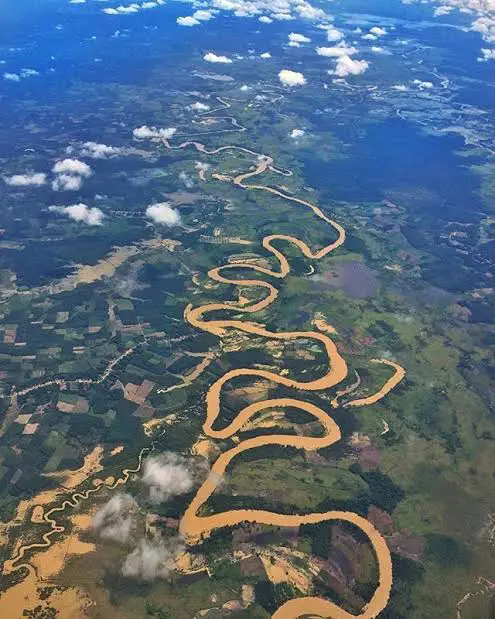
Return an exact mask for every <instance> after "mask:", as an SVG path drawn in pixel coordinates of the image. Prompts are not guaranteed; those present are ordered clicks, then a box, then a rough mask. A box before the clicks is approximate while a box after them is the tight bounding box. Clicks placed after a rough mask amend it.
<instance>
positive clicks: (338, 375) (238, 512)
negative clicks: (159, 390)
mask: <svg viewBox="0 0 495 619" xmlns="http://www.w3.org/2000/svg"><path fill="white" fill-rule="evenodd" d="M220 101H221V102H222V104H223V105H224V106H225V107H230V106H229V105H228V104H227V103H226V102H225V101H222V100H220ZM212 118H213V117H212ZM161 141H162V143H163V145H164V146H165V147H166V148H168V149H182V148H187V147H189V146H192V147H194V148H195V149H196V150H197V151H198V152H200V153H203V154H206V155H216V154H219V153H221V152H224V151H240V152H243V153H245V154H248V155H251V156H253V158H254V159H255V161H256V166H255V169H254V170H251V171H249V172H246V173H244V174H239V175H238V176H235V177H230V176H227V175H221V174H212V175H211V177H212V178H214V179H216V180H219V181H224V182H232V183H233V184H234V185H237V186H238V187H240V188H242V189H244V190H248V191H264V192H268V193H272V194H274V195H276V196H278V197H279V198H282V199H284V200H288V201H291V202H295V203H297V204H300V205H302V206H304V207H307V208H309V209H311V211H312V212H313V213H314V214H315V216H316V217H317V218H318V219H319V220H321V221H322V222H323V223H324V224H326V225H328V226H329V229H330V230H332V231H333V233H334V234H336V239H335V240H334V241H332V242H331V243H329V244H328V245H326V246H325V247H322V248H321V249H319V250H317V251H313V250H311V249H310V248H309V247H308V245H307V244H306V243H305V242H304V241H302V240H300V239H298V238H296V237H294V236H290V235H285V234H272V235H269V236H265V237H264V238H263V247H264V249H265V250H266V251H267V252H268V253H269V254H271V256H272V257H273V258H275V259H276V261H277V262H278V269H270V268H266V267H263V266H259V265H256V264H251V263H249V262H242V260H241V261H240V262H236V263H235V264H226V265H223V266H219V267H216V268H214V269H211V270H210V271H209V272H208V276H209V277H210V279H212V280H213V281H215V282H218V283H224V284H229V285H236V286H239V287H242V288H244V289H245V288H256V289H260V290H262V291H263V293H264V296H262V298H261V300H259V301H255V302H252V303H249V301H247V300H246V299H245V298H244V297H240V300H238V301H226V302H224V303H210V304H206V305H202V306H200V307H197V308H193V307H192V306H191V305H188V306H187V307H186V309H185V312H184V317H185V319H186V320H187V321H188V322H189V323H190V324H191V325H192V326H193V327H195V328H197V329H201V330H203V331H208V332H209V333H212V334H214V335H216V336H218V337H223V336H225V335H226V334H227V332H228V331H232V330H237V331H241V332H244V333H247V334H252V335H255V336H258V337H264V338H267V339H270V340H296V339H302V338H304V339H306V340H313V341H314V342H315V343H318V344H319V345H321V346H323V348H324V349H325V351H326V354H327V357H328V371H327V373H326V374H325V375H324V376H322V377H321V378H317V379H315V380H312V381H308V382H303V381H298V380H295V379H292V378H288V377H286V376H282V375H280V374H275V373H274V372H271V371H267V370H261V369H254V368H239V369H236V370H231V371H229V372H227V373H225V374H224V375H223V376H222V377H221V378H219V379H218V380H216V381H215V382H214V383H213V385H211V387H210V389H209V390H208V393H207V395H206V399H205V400H206V401H205V406H206V420H205V423H204V425H203V431H204V433H205V434H206V435H207V436H209V437H211V438H213V439H223V440H224V439H228V438H230V437H233V436H235V435H236V434H237V433H238V432H241V431H242V429H243V426H245V425H246V424H247V423H248V422H249V421H250V420H252V418H253V417H254V416H256V415H257V414H259V413H260V412H262V411H264V410H267V409H274V408H276V409H277V410H279V409H286V408H297V409H300V410H303V411H305V412H306V413H309V414H310V415H312V416H313V417H314V419H315V420H317V421H318V422H319V423H320V424H321V425H322V427H323V429H324V434H323V436H321V437H317V438H315V437H309V436H308V437H305V436H292V435H284V434H280V435H278V434H274V435H264V436H259V437H255V438H249V439H247V440H244V441H241V442H239V444H237V445H236V446H235V447H233V448H232V449H229V450H228V451H226V452H223V453H222V454H221V455H220V456H219V457H218V458H217V460H216V461H215V462H214V464H213V466H212V469H211V473H210V475H209V477H208V478H207V480H206V481H205V482H204V483H203V484H202V485H201V487H200V488H199V490H198V491H197V493H196V496H195V497H194V498H193V500H192V502H191V504H190V505H189V507H188V508H187V510H186V512H185V514H184V516H183V518H182V520H181V523H180V532H181V533H182V534H183V535H184V537H185V538H186V540H187V541H188V542H189V543H190V544H195V543H198V542H200V541H201V539H202V538H203V537H204V536H205V535H208V534H209V533H210V532H211V531H213V530H214V529H219V528H222V527H232V526H235V525H238V524H240V523H242V522H251V523H259V524H266V525H274V526H290V527H295V526H298V525H302V524H316V523H319V522H330V521H333V520H341V521H345V522H349V523H351V524H353V525H354V526H356V527H357V528H359V529H360V530H361V531H362V532H363V533H364V534H365V535H366V536H367V537H368V539H369V542H370V544H371V546H372V547H373V550H374V553H375V556H376V561H377V566H378V586H377V588H376V590H375V592H374V594H373V597H372V598H371V600H369V602H368V603H367V604H366V605H365V607H364V608H363V609H362V610H361V613H360V614H359V615H354V614H350V613H348V612H347V611H345V610H343V609H342V608H340V607H339V606H337V605H336V604H334V603H333V602H330V601H328V600H325V599H324V598H318V597H301V598H297V599H293V600H290V601H288V602H286V603H285V604H283V605H282V606H281V607H280V608H279V609H278V610H277V611H276V612H275V613H274V614H273V615H272V618H273V619H302V618H305V619H312V618H324V619H355V618H356V617H359V618H361V619H372V618H373V617H376V616H377V615H379V613H380V612H381V611H382V610H383V609H384V608H385V606H386V605H387V602H388V600H389V597H390V591H391V588H392V559H391V555H390V551H389V549H388V547H387V544H386V542H385V540H384V538H383V537H382V536H381V534H380V533H379V532H378V531H377V530H376V528H375V527H374V526H373V525H372V524H371V522H369V521H368V520H366V519H365V518H363V517H361V516H359V515H358V514H355V513H353V512H346V511H328V512H322V513H311V514H304V515H303V514H293V515H286V514H277V513H274V512H270V511H266V510H256V509H235V510H229V511H226V512H222V513H218V514H214V515H206V516H202V515H200V513H201V510H202V507H203V505H205V504H206V502H207V501H208V499H209V498H210V496H211V495H212V494H213V492H215V490H216V488H217V487H218V485H219V484H220V482H221V479H222V476H223V475H224V474H225V472H226V471H227V468H228V467H229V465H230V463H231V462H232V460H233V459H234V458H235V457H236V456H238V455H240V454H242V453H243V452H245V451H248V450H250V449H256V448H257V447H264V446H266V445H279V446H282V447H295V448H297V449H303V450H306V451H315V450H318V449H321V448H323V447H328V446H329V445H332V444H333V443H336V442H337V441H339V440H340V438H341V433H340V429H339V427H338V425H337V424H336V423H335V421H334V420H333V419H332V418H331V416H330V415H329V413H328V412H327V411H324V410H323V409H321V408H319V407H318V406H316V405H314V404H312V403H310V402H306V401H304V400H303V399H300V398H276V399H268V400H264V401H261V402H257V403H254V404H250V405H249V406H246V407H245V408H243V409H242V410H241V411H240V412H239V413H238V415H237V417H236V418H235V419H234V421H232V423H230V425H228V426H227V427H225V428H223V429H215V428H214V425H215V422H216V421H217V419H218V417H219V416H220V412H221V395H222V389H223V387H224V385H225V384H226V383H228V382H229V381H231V380H232V379H234V378H237V377H239V376H242V377H251V378H253V379H255V380H259V379H265V380H269V381H272V382H273V383H276V384H278V385H283V386H285V387H291V388H293V389H297V390H299V391H323V390H327V389H331V388H333V387H336V386H337V385H339V384H340V383H341V382H342V381H343V380H344V379H345V378H346V377H347V374H348V368H347V364H346V362H345V360H344V359H343V357H342V356H341V355H340V353H339V352H338V350H337V347H336V345H335V343H334V342H333V341H332V339H331V338H330V337H329V335H327V334H326V333H330V334H331V333H332V332H333V328H332V327H331V326H328V325H327V327H326V329H325V331H326V333H320V332H315V331H287V332H282V333H279V332H274V331H270V330H268V329H266V328H265V327H264V326H263V325H261V324H258V323H256V322H252V321H245V320H228V319H222V320H219V319H215V318H210V319H208V320H207V319H205V317H206V316H207V315H210V314H212V313H215V312H218V311H222V312H225V311H234V312H235V313H237V314H238V313H239V312H242V313H246V314H254V313H256V312H259V311H261V310H264V309H266V308H268V307H269V306H270V305H271V304H272V303H273V302H274V301H275V299H276V298H277V296H278V289H277V288H276V287H275V286H274V285H273V284H272V283H270V282H269V281H266V280H265V279H256V278H253V279H234V278H229V277H228V273H229V270H232V269H236V270H239V269H241V270H249V271H251V272H254V274H258V275H263V276H266V277H268V278H274V279H279V280H280V279H283V278H285V277H286V276H287V275H288V274H289V273H290V265H289V262H288V260H287V257H286V256H285V254H284V253H283V252H282V251H281V250H279V249H277V248H276V247H274V245H273V242H274V241H275V242H278V243H280V242H282V243H290V244H292V245H294V246H295V247H297V248H298V249H299V250H300V251H301V253H302V254H303V255H304V256H305V257H306V258H308V259H310V260H321V259H322V258H324V257H325V256H327V255H328V254H330V253H331V252H333V251H334V250H336V249H337V248H338V247H340V246H341V245H342V244H343V243H344V241H345V230H344V228H343V227H342V226H341V225H340V224H338V223H337V222H335V221H333V220H332V219H330V218H328V217H327V216H326V215H325V213H324V212H323V211H322V210H321V209H320V208H318V207H317V206H315V205H314V204H311V203H310V202H307V201H305V200H302V199H300V198H296V197H294V196H291V195H288V194H287V193H284V192H283V191H281V190H280V189H275V188H273V187H267V186H264V185H257V184H250V183H248V182H246V181H248V180H249V179H251V178H253V177H257V176H260V175H261V174H263V173H264V172H265V171H266V170H269V171H270V172H273V173H276V174H280V175H282V176H291V175H292V172H290V171H287V170H281V169H278V168H276V167H275V166H274V165H273V164H274V161H273V159H272V158H271V157H269V156H267V155H263V154H260V153H257V152H255V151H252V150H250V149H248V148H244V147H241V146H222V147H220V148H217V149H214V150H208V149H206V147H205V146H204V145H203V144H201V143H200V142H195V141H186V142H183V143H181V144H179V145H177V146H173V145H171V144H170V142H169V141H168V140H167V139H162V140H161ZM199 177H200V179H201V180H203V181H204V180H206V178H205V170H204V169H201V170H200V172H199ZM255 277H256V276H255ZM372 362H374V363H379V364H383V365H386V366H388V367H390V368H392V369H393V370H394V373H393V375H392V376H391V377H390V378H389V379H388V380H387V381H386V383H385V384H384V385H383V386H382V387H381V389H379V390H378V391H377V392H376V393H375V394H373V395H371V396H368V397H363V398H360V399H358V400H353V401H350V402H346V403H345V404H344V407H350V406H366V405H370V404H374V403H376V402H378V401H379V400H381V399H382V398H383V397H385V396H386V394H387V393H389V392H390V391H391V390H392V389H393V388H394V387H395V386H396V385H397V384H398V383H399V382H400V381H401V380H402V379H403V378H404V376H405V370H404V369H403V368H402V367H401V366H400V365H398V364H397V363H395V362H393V361H390V360H387V359H373V360H372ZM349 391H350V390H344V391H342V392H340V394H341V395H344V393H346V392H349ZM332 406H336V400H334V401H333V403H332ZM152 449H153V447H152V448H151V449H150V448H144V449H143V450H141V453H140V454H139V458H138V464H137V467H136V468H135V469H124V470H123V471H122V474H123V477H121V478H120V479H117V480H115V481H113V482H112V483H110V484H106V483H105V482H104V481H103V480H98V481H99V482H100V485H99V486H98V487H95V488H93V489H90V490H87V491H86V492H84V493H79V492H76V493H74V494H73V495H72V496H71V498H70V499H69V500H65V501H63V502H62V504H61V505H59V506H57V507H54V508H52V509H50V510H49V511H47V512H45V513H44V514H43V521H44V522H45V523H47V524H49V525H50V531H48V532H47V533H45V534H44V535H43V536H42V541H40V542H38V543H32V544H28V545H23V546H21V547H20V548H19V550H18V551H17V553H16V555H15V556H14V557H13V558H12V559H10V560H9V561H6V562H5V564H4V571H5V572H6V573H9V572H11V571H14V570H19V569H21V568H23V567H24V568H27V569H28V570H29V571H32V569H33V568H32V566H31V565H30V564H29V563H22V564H21V563H20V561H21V559H22V558H23V557H24V556H25V554H26V552H28V551H32V550H38V549H44V548H47V547H49V546H50V545H51V544H52V543H53V540H52V537H53V535H55V534H56V533H60V532H63V531H64V527H63V526H62V525H60V524H58V523H57V521H56V520H55V519H54V518H53V516H54V515H55V514H56V513H60V512H64V511H65V510H66V509H71V508H74V507H75V506H76V505H77V504H78V503H79V502H80V501H82V500H87V499H88V498H89V495H90V494H92V493H93V492H97V491H98V490H99V488H100V487H107V488H109V489H113V488H116V487H117V486H120V485H123V484H125V483H126V482H127V481H128V479H129V477H130V475H131V473H136V472H139V471H140V469H141V464H142V458H143V455H144V453H145V452H147V451H152Z"/></svg>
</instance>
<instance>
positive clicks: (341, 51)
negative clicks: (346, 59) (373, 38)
mask: <svg viewBox="0 0 495 619" xmlns="http://www.w3.org/2000/svg"><path fill="white" fill-rule="evenodd" d="M357 51H358V50H357V49H356V48H355V47H347V46H346V45H345V44H344V45H342V44H340V45H336V46H334V47H317V48H316V53H317V54H318V56H325V57H328V58H338V57H339V56H345V55H347V56H352V55H354V54H357Z"/></svg>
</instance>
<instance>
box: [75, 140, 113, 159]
mask: <svg viewBox="0 0 495 619" xmlns="http://www.w3.org/2000/svg"><path fill="white" fill-rule="evenodd" d="M121 152H122V149H120V148H117V147H115V146H107V145H106V144H99V143H98V142H84V143H83V144H82V146H81V151H80V155H81V157H91V158H92V159H106V158H107V157H112V156H114V155H119V154H120V153H121Z"/></svg>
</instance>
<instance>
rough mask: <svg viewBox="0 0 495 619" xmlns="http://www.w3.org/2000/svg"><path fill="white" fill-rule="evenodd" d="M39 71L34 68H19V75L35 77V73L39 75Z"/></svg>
mask: <svg viewBox="0 0 495 619" xmlns="http://www.w3.org/2000/svg"><path fill="white" fill-rule="evenodd" d="M39 74H40V72H39V71H36V69H21V73H20V75H21V77H35V76H36V75H39Z"/></svg>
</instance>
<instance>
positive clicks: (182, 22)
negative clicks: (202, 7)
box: [176, 15, 201, 26]
mask: <svg viewBox="0 0 495 619" xmlns="http://www.w3.org/2000/svg"><path fill="white" fill-rule="evenodd" d="M176 21H177V23H178V24H179V26H199V24H200V23H201V22H200V21H199V19H196V18H195V17H192V16H191V15H188V16H187V17H178V18H177V20H176Z"/></svg>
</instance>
